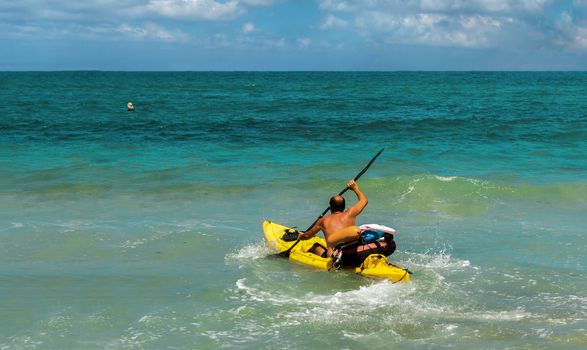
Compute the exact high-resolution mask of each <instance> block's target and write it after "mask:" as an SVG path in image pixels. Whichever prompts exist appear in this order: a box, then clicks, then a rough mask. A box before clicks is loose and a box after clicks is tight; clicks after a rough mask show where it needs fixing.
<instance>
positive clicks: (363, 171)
mask: <svg viewBox="0 0 587 350" xmlns="http://www.w3.org/2000/svg"><path fill="white" fill-rule="evenodd" d="M383 150H384V148H382V149H381V150H380V151H379V152H377V154H376V155H375V157H373V159H371V161H370V162H369V164H367V166H365V167H364V168H363V170H361V171H360V172H359V173H358V174H357V176H355V178H354V179H353V180H354V181H357V180H358V179H359V178H360V177H361V176H363V174H364V173H365V172H366V171H367V169H369V167H370V166H371V164H373V162H374V161H375V159H377V157H379V155H380V154H381V153H383ZM348 190H349V188H348V187H345V188H344V190H342V191H340V192H339V193H338V195H339V196H342V195H343V194H344V193H345V192H346V191H348ZM329 210H330V206H328V208H326V209H324V211H323V212H322V214H320V216H318V218H316V220H314V222H313V223H312V224H311V225H310V227H308V228H307V229H306V231H309V230H311V229H312V227H314V225H316V223H317V222H318V220H320V219H322V218H323V217H324V215H326V213H327V212H328V211H329Z"/></svg>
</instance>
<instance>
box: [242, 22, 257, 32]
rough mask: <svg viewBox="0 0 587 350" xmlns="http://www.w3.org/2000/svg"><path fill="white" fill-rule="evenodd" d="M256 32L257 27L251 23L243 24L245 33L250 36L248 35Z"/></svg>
mask: <svg viewBox="0 0 587 350" xmlns="http://www.w3.org/2000/svg"><path fill="white" fill-rule="evenodd" d="M254 30H255V25H254V24H253V23H251V22H247V23H245V24H243V32H244V33H246V34H248V33H252V32H253V31H254Z"/></svg>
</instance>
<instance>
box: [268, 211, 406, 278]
mask: <svg viewBox="0 0 587 350" xmlns="http://www.w3.org/2000/svg"><path fill="white" fill-rule="evenodd" d="M290 231H293V229H291V228H289V227H286V226H283V225H279V224H276V223H273V222H271V221H269V220H265V221H264V222H263V232H264V233H265V239H267V243H268V244H269V245H270V246H271V247H273V248H274V249H275V250H276V251H278V252H283V251H286V250H288V249H289V248H290V247H291V246H292V245H293V244H294V243H296V241H291V242H287V241H284V240H283V239H282V237H283V235H284V234H285V233H287V232H290ZM315 243H318V244H321V245H322V246H326V241H324V239H323V238H320V237H312V238H310V239H308V240H305V241H300V242H299V243H297V244H296V245H295V247H293V249H292V250H291V252H290V255H289V259H290V260H293V261H296V262H299V263H302V264H304V265H308V266H312V267H315V268H318V269H321V270H326V271H329V270H332V269H334V267H333V261H332V258H323V257H321V256H318V255H316V254H314V253H310V252H308V250H309V249H310V248H312V246H313V245H314V244H315ZM343 268H344V269H347V270H354V271H355V272H356V273H358V274H360V275H363V276H368V277H375V278H386V279H388V280H390V281H392V282H394V283H395V282H407V281H409V280H410V272H409V271H408V270H407V269H402V268H401V267H398V266H395V265H392V264H391V263H389V262H388V261H387V258H386V257H385V255H382V254H371V255H369V256H367V258H365V260H364V261H363V263H362V264H361V265H360V266H358V267H345V266H343Z"/></svg>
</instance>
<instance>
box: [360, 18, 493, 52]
mask: <svg viewBox="0 0 587 350" xmlns="http://www.w3.org/2000/svg"><path fill="white" fill-rule="evenodd" d="M356 26H357V28H359V30H360V31H361V32H362V34H363V35H364V36H367V37H371V38H372V37H374V36H378V37H381V38H383V39H382V40H383V41H385V42H391V43H418V44H427V45H435V46H460V47H471V48H474V47H488V46H491V43H492V38H493V37H494V36H495V35H497V34H498V33H499V31H500V29H501V27H502V23H501V22H500V21H498V20H495V19H493V18H491V17H488V16H480V15H472V16H464V15H461V16H457V17H451V16H447V15H444V14H430V13H423V14H417V15H409V16H405V17H402V16H396V15H393V14H386V13H381V12H368V13H363V14H362V15H361V16H359V17H358V18H357V20H356Z"/></svg>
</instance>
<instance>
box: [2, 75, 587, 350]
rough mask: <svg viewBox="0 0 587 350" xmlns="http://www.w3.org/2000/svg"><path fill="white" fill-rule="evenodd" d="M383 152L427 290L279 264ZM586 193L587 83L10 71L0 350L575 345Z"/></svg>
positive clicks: (382, 170)
mask: <svg viewBox="0 0 587 350" xmlns="http://www.w3.org/2000/svg"><path fill="white" fill-rule="evenodd" d="M128 101H132V102H133V103H134V105H135V106H136V111H134V112H127V111H126V103H127V102H128ZM383 147H384V148H385V152H384V153H383V154H382V156H381V157H380V158H379V159H378V160H377V161H376V163H375V164H374V165H373V166H372V167H371V169H370V170H369V171H368V172H367V173H366V174H365V175H364V176H363V177H362V178H361V180H360V181H359V183H360V185H361V187H362V188H363V190H364V191H365V193H366V194H367V196H368V197H369V200H370V203H369V206H368V208H367V209H366V211H365V213H364V214H363V215H362V220H364V222H365V223H368V222H376V223H381V224H385V225H388V226H392V227H394V228H396V230H397V231H398V235H397V241H398V245H399V248H398V251H397V252H396V253H395V254H394V255H393V256H392V257H391V260H393V261H394V263H398V264H400V265H402V266H406V267H408V268H410V270H412V271H414V275H413V276H412V279H413V280H412V282H410V283H409V284H407V285H402V286H399V285H392V284H390V283H387V282H381V281H372V280H368V279H364V278H361V277H357V276H353V275H348V274H345V273H323V272H322V273H320V272H316V271H313V270H311V269H307V268H305V267H301V266H296V265H293V264H290V263H288V262H285V261H275V260H269V259H265V257H266V256H267V255H268V254H270V251H269V250H268V249H267V248H266V247H265V246H264V244H263V237H262V232H261V223H262V221H263V220H264V219H271V220H273V221H276V222H280V223H283V224H288V225H297V226H299V227H305V226H307V225H308V224H309V223H311V222H312V221H313V220H314V219H315V217H316V216H317V215H318V214H319V213H320V212H321V211H322V210H323V209H324V208H325V207H326V206H327V205H328V204H327V199H328V198H329V196H330V195H332V194H333V193H336V192H338V191H340V190H341V189H342V188H343V187H344V185H345V184H346V181H347V180H348V179H350V178H352V177H353V176H354V175H355V174H356V173H357V172H358V171H359V170H360V169H361V168H362V167H363V166H364V165H365V164H366V163H367V162H368V160H369V159H370V158H371V157H372V156H373V155H374V154H375V153H376V152H377V151H378V150H379V149H381V148H383ZM586 175H587V73H582V72H564V73H563V72H540V73H537V72H421V73H419V72H390V73H383V72H374V73H352V72H349V73H336V72H307V73H304V72H295V73H294V72H288V73H280V72H275V73H261V72H234V73H230V72H226V73H206V72H177V73H125V72H53V73H36V72H29V73H25V72H21V73H0V309H2V310H4V311H3V312H1V313H0V323H1V324H2V325H3V326H2V327H0V349H13V348H14V349H19V348H23V349H24V348H26V349H30V348H41V349H47V348H153V349H161V348H173V347H178V348H211V349H212V348H218V347H232V348H292V349H296V348H318V347H324V346H337V347H342V348H345V347H348V348H354V349H357V348H364V349H373V348H400V347H401V348H402V349H404V348H408V349H409V348H428V347H432V348H445V347H452V348H464V349H468V348H507V347H509V348H532V349H539V348H544V349H551V348H558V349H563V348H564V349H579V348H582V347H583V346H584V345H585V344H586V343H587V337H586V336H585V334H587V331H586V329H587V321H586V317H585V315H586V314H587V294H586V292H585V291H586V290H587V282H586V281H587V258H585V257H586V256H587V247H586V244H585V232H586V231H585V227H587V215H585V213H586V212H587V181H586V180H585V179H586V178H587V176H586ZM347 200H348V201H352V200H353V198H352V195H351V196H347ZM373 295H377V298H372V296H373ZM325 334H328V335H329V338H325V337H324V335H325Z"/></svg>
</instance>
